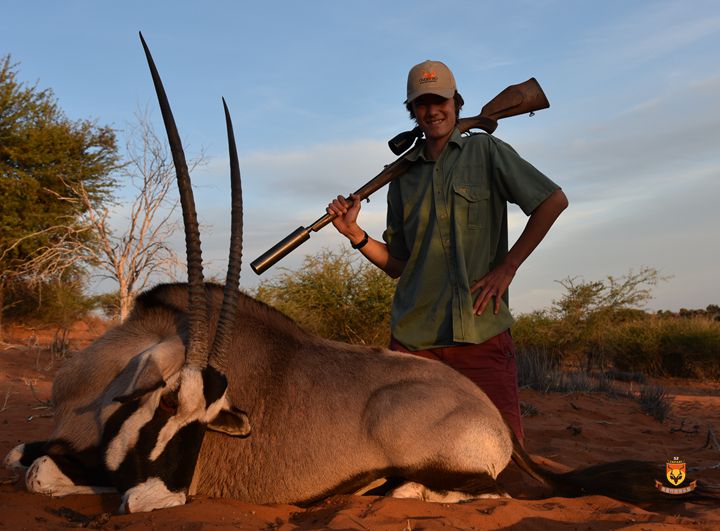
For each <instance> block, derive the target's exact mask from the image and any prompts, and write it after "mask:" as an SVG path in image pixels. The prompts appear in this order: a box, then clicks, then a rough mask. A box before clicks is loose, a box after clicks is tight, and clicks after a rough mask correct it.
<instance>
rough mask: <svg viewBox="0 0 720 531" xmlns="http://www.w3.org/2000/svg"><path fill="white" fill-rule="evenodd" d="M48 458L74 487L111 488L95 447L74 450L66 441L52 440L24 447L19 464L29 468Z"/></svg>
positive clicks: (100, 456) (100, 455)
mask: <svg viewBox="0 0 720 531" xmlns="http://www.w3.org/2000/svg"><path fill="white" fill-rule="evenodd" d="M42 456H48V457H49V458H50V459H52V460H53V462H54V463H55V464H56V465H57V467H58V468H59V469H60V471H61V472H62V473H63V474H65V475H66V476H67V477H68V478H70V479H71V480H72V482H73V483H74V484H75V485H89V486H96V487H107V486H111V485H112V483H111V482H110V476H109V474H108V471H107V469H106V468H105V465H104V464H103V460H102V454H101V452H100V449H99V448H98V447H97V446H91V447H89V448H86V449H85V450H80V451H78V450H75V449H74V448H73V447H72V446H71V445H70V443H69V442H68V441H65V440H63V439H52V440H49V441H38V442H34V443H29V444H26V445H25V448H24V451H23V456H22V458H21V460H20V462H21V463H22V464H23V465H24V466H30V465H31V464H32V463H33V461H35V459H37V458H39V457H42Z"/></svg>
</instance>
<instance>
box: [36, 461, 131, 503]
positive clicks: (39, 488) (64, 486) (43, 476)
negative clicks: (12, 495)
mask: <svg viewBox="0 0 720 531" xmlns="http://www.w3.org/2000/svg"><path fill="white" fill-rule="evenodd" d="M25 486H26V487H27V489H28V490H29V491H30V492H35V493H37V494H46V495H49V496H67V495H69V494H100V493H103V492H117V491H116V490H115V489H114V488H112V487H93V486H88V485H75V483H73V481H72V480H71V479H70V478H69V477H67V476H66V475H65V474H63V473H62V471H61V470H60V469H59V468H58V466H57V465H56V464H55V461H53V460H52V459H51V458H50V457H48V456H46V455H44V456H42V457H38V458H37V459H36V460H35V461H34V462H33V464H32V465H30V467H29V468H28V470H27V473H26V474H25Z"/></svg>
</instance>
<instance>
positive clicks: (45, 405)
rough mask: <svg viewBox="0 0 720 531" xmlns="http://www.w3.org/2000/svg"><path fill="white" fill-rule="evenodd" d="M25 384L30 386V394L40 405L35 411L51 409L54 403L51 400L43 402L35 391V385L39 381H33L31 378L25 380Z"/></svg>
mask: <svg viewBox="0 0 720 531" xmlns="http://www.w3.org/2000/svg"><path fill="white" fill-rule="evenodd" d="M23 383H24V384H25V385H27V386H28V388H29V389H30V393H32V395H33V398H34V399H35V401H36V402H38V403H39V404H40V406H39V407H38V408H35V409H50V408H51V407H52V402H51V401H50V400H42V399H41V398H40V397H39V396H38V395H37V391H36V390H35V384H36V383H37V380H31V379H30V378H23Z"/></svg>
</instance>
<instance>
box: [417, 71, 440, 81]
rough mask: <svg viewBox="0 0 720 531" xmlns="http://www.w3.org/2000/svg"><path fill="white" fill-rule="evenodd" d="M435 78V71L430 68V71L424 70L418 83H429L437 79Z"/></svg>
mask: <svg viewBox="0 0 720 531" xmlns="http://www.w3.org/2000/svg"><path fill="white" fill-rule="evenodd" d="M437 80H438V77H437V72H435V71H434V70H431V71H427V70H424V71H423V73H422V76H421V77H420V83H431V82H433V81H437Z"/></svg>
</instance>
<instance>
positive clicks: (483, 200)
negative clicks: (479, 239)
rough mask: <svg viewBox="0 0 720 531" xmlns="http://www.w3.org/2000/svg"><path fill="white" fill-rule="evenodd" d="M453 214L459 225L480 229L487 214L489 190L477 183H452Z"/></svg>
mask: <svg viewBox="0 0 720 531" xmlns="http://www.w3.org/2000/svg"><path fill="white" fill-rule="evenodd" d="M453 191H454V192H455V198H454V199H455V215H456V216H457V221H458V223H459V224H460V225H461V226H464V227H467V228H468V229H481V228H482V227H483V225H484V221H483V220H484V218H485V216H486V215H487V210H488V200H489V198H490V190H488V189H487V188H483V187H482V186H478V185H471V184H462V183H454V184H453Z"/></svg>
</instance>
